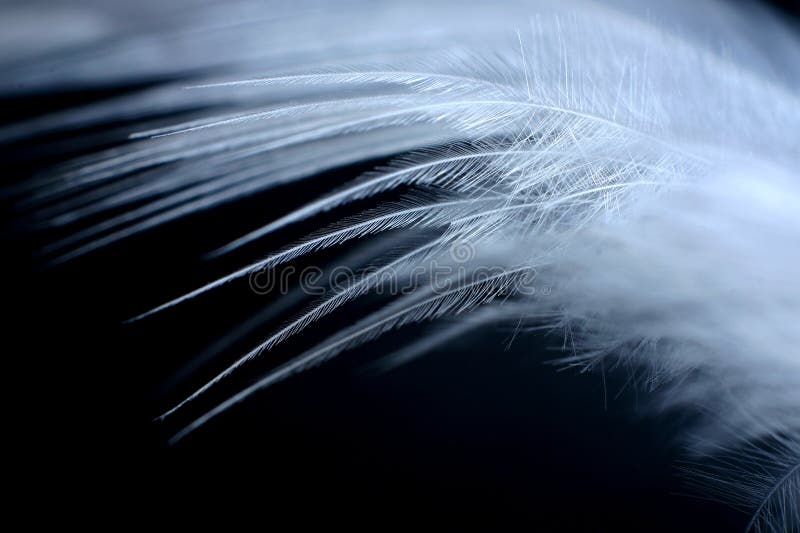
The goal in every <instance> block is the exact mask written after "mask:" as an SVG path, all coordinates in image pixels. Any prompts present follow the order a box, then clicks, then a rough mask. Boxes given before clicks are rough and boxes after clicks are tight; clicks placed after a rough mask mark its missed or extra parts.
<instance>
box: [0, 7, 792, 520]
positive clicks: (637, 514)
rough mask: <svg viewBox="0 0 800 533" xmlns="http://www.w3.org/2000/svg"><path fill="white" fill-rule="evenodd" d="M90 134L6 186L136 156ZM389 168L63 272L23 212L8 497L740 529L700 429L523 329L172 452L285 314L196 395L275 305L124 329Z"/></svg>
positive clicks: (245, 414)
mask: <svg viewBox="0 0 800 533" xmlns="http://www.w3.org/2000/svg"><path fill="white" fill-rule="evenodd" d="M777 4H780V7H781V8H783V9H785V10H786V12H787V14H788V13H791V15H787V16H796V15H797V13H798V6H797V4H796V3H794V2H778V3H777ZM156 81H159V80H153V82H156ZM138 88H140V87H114V88H110V89H109V90H107V91H92V92H80V93H61V94H37V95H29V96H26V97H21V98H16V99H13V100H4V101H0V109H2V112H3V114H4V117H3V120H4V121H5V122H13V121H14V120H16V119H21V118H25V117H30V116H34V115H38V114H43V113H45V112H47V111H49V110H56V109H60V108H65V107H68V106H71V105H75V104H77V103H81V102H89V101H94V100H98V99H102V98H107V97H110V96H113V95H117V94H121V93H122V92H125V91H131V90H137V89H138ZM116 126H120V127H121V128H120V131H124V130H125V126H126V125H125V124H118V125H116ZM82 133H84V134H86V135H84V138H90V139H92V140H91V141H90V142H88V143H87V144H86V145H81V144H79V143H74V142H72V138H73V137H72V136H73V135H74V132H71V133H70V134H69V135H51V136H45V137H40V138H36V139H27V140H25V141H24V142H20V143H16V144H14V145H9V144H2V145H0V161H1V162H2V163H3V169H4V178H3V179H4V180H6V183H13V182H14V181H18V180H22V179H25V178H26V177H27V176H29V175H31V174H32V173H35V172H37V171H40V170H43V169H46V168H48V167H50V166H52V165H53V164H57V163H58V162H59V161H62V160H67V159H69V158H71V157H73V156H74V155H77V154H79V153H80V152H82V151H89V150H93V149H96V148H97V147H99V146H113V145H114V144H116V143H119V142H121V141H122V140H123V136H122V135H121V134H120V135H114V134H111V135H109V134H107V133H105V131H98V132H91V131H89V132H82ZM372 163H375V162H366V163H365V164H364V165H363V166H360V167H358V168H355V167H353V168H344V169H338V170H337V171H336V172H332V173H328V174H326V175H324V176H320V177H318V178H317V179H315V180H313V181H311V182H309V183H307V184H304V185H303V186H302V187H297V188H292V187H284V188H282V189H280V190H276V191H270V192H267V193H264V194H261V195H257V196H254V197H251V198H248V199H246V200H245V201H242V202H238V203H237V204H236V205H232V206H223V207H221V208H219V209H216V210H214V211H213V212H208V213H202V214H200V215H197V216H194V217H192V218H191V219H190V220H182V221H179V222H176V223H172V224H169V225H168V226H167V227H164V228H160V229H158V230H155V231H151V232H148V233H147V234H145V235H141V236H139V237H136V238H133V239H131V240H129V241H126V242H124V243H122V244H120V245H116V246H112V247H110V248H108V249H105V250H103V251H102V252H100V253H96V254H93V255H90V256H87V257H84V258H81V259H79V260H77V261H75V262H73V263H70V264H67V265H64V266H61V267H57V268H53V269H45V270H41V269H39V268H38V266H37V260H36V258H35V257H34V253H33V251H34V250H35V249H36V247H37V244H38V243H39V239H44V238H47V237H48V236H47V235H44V236H43V235H37V236H34V237H24V238H23V237H21V236H20V234H19V233H18V232H16V231H15V228H14V214H13V213H12V211H11V206H10V205H9V203H8V202H7V201H4V205H3V209H4V215H3V217H4V222H5V224H4V226H5V227H6V230H4V234H3V235H4V241H5V256H4V270H5V275H4V276H3V278H2V279H3V280H4V287H3V294H4V303H5V305H4V308H5V310H6V317H5V319H4V324H5V328H3V329H4V331H5V338H6V343H5V349H4V350H3V352H4V356H5V357H4V361H5V364H6V372H5V373H4V382H5V385H6V386H5V391H6V395H7V399H6V402H5V413H6V415H5V417H4V424H3V425H4V432H3V433H4V437H5V441H6V444H7V445H8V446H9V448H10V449H11V452H9V453H7V454H5V458H6V465H5V467H4V469H5V470H6V472H7V473H8V474H10V473H11V472H12V471H15V472H17V473H18V474H21V475H19V476H16V477H14V478H13V479H14V481H11V479H12V478H11V477H10V475H9V476H6V482H7V484H8V487H9V488H11V489H12V490H13V491H14V492H15V493H16V494H18V495H19V496H21V497H22V498H23V499H34V500H35V501H39V502H42V504H41V505H42V506H43V508H44V509H46V510H49V511H50V512H52V513H56V514H58V515H59V516H61V513H66V516H70V515H73V514H74V515H75V516H81V517H86V516H87V514H88V516H97V517H100V516H102V513H100V511H99V510H100V509H102V510H105V511H109V510H110V511H114V513H113V516H115V517H116V519H117V520H120V521H123V522H126V521H129V520H139V519H145V520H148V521H150V522H152V523H158V522H161V521H163V520H165V519H169V518H172V519H174V520H176V523H178V524H182V523H195V522H196V521H198V520H199V521H201V522H202V521H205V520H206V519H207V518H211V517H217V518H218V517H222V518H223V519H224V520H226V521H235V520H238V519H239V518H242V517H245V518H255V519H257V520H258V522H257V523H256V524H257V527H264V528H267V529H269V528H270V527H275V525H277V524H279V523H281V522H283V521H285V520H290V521H297V522H299V523H309V522H312V521H313V522H314V523H318V522H319V521H322V522H323V523H328V524H334V523H335V522H340V520H346V522H347V523H360V524H362V525H371V526H373V527H375V528H382V527H383V526H384V525H386V524H398V523H400V524H405V525H409V526H412V527H415V528H423V527H425V526H428V525H430V524H431V523H435V524H437V525H465V524H468V525H475V524H494V525H495V526H499V524H505V525H510V524H515V525H517V526H520V527H521V528H524V529H534V530H549V529H553V530H563V529H570V528H574V529H579V530H586V531H622V530H631V531H643V530H644V531H660V530H663V531H675V530H683V531H729V530H730V531H734V530H741V529H742V527H743V526H744V524H745V523H746V522H747V517H746V516H745V515H742V514H739V513H737V512H735V511H732V510H730V509H728V508H727V507H724V506H722V505H720V504H716V503H713V502H704V501H701V500H698V499H696V498H691V497H688V496H686V495H682V494H681V491H682V488H681V487H682V484H681V481H680V479H679V478H678V476H677V470H676V464H675V463H676V461H677V460H679V459H680V458H681V457H683V455H682V449H681V444H680V442H679V440H678V437H679V436H680V435H681V431H680V430H681V429H682V428H685V427H686V426H687V425H688V424H690V423H691V420H690V418H688V417H687V415H685V414H680V413H667V414H660V415H657V414H655V413H653V412H652V410H651V409H650V408H649V405H648V401H647V395H646V394H645V393H642V392H641V391H639V390H638V389H637V387H635V386H632V385H631V384H630V383H629V378H630V376H629V375H628V373H627V372H626V371H625V370H619V371H616V372H610V373H608V375H607V376H606V380H605V383H604V380H603V378H602V377H601V376H600V375H599V374H579V373H577V372H575V371H563V372H557V371H556V369H554V368H553V367H551V366H548V365H545V364H543V363H544V362H545V361H547V360H548V359H550V358H552V356H553V351H552V347H554V346H559V345H560V344H561V339H559V338H541V337H532V336H531V337H524V338H522V339H518V340H517V341H516V342H514V343H513V344H512V345H511V348H510V349H506V347H505V345H506V342H507V341H508V339H509V336H510V334H511V332H509V331H504V330H499V331H498V330H497V329H487V330H484V331H479V332H475V333H473V334H470V335H467V336H464V337H461V338H459V339H457V340H456V341H453V342H451V343H449V344H447V345H445V346H443V347H442V348H441V349H439V350H437V351H436V352H434V353H432V354H429V355H427V356H426V357H424V358H421V359H418V360H416V361H414V362H412V363H410V364H408V365H406V366H403V367H401V368H399V369H397V370H394V371H393V372H389V373H376V372H374V371H372V370H371V368H372V367H370V366H369V364H368V362H369V361H371V360H373V359H374V358H375V357H376V356H380V355H384V354H385V352H387V351H390V350H391V349H394V348H395V347H396V346H399V345H400V344H402V343H403V342H404V341H407V340H408V339H412V338H416V336H418V335H421V334H422V333H424V332H425V331H427V330H426V329H425V328H426V327H420V328H410V329H408V330H405V331H401V332H399V333H395V334H391V335H389V336H387V337H384V338H381V339H379V340H378V341H376V342H373V343H370V344H368V345H366V346H364V347H363V348H361V349H358V350H355V351H354V352H348V353H346V354H343V355H342V356H340V357H338V358H337V359H335V360H334V361H332V362H330V363H327V364H325V365H323V366H321V367H318V368H315V369H313V370H310V371H308V372H305V373H303V374H302V375H300V376H297V377H294V378H292V379H290V380H288V381H286V382H284V383H281V384H280V385H278V386H276V387H274V388H272V389H270V390H269V391H266V392H262V393H260V394H257V395H255V396H254V397H252V398H251V399H250V400H248V401H247V402H245V403H244V404H242V405H239V406H237V407H235V408H233V409H231V410H230V411H229V412H227V413H226V414H224V415H223V416H220V417H219V418H218V419H216V420H214V421H212V422H211V423H209V424H208V425H207V426H206V427H203V428H202V429H200V430H199V431H197V432H196V433H195V434H192V435H190V436H189V437H188V438H187V439H185V440H184V441H182V442H180V443H179V444H178V445H176V446H174V447H170V446H168V445H167V444H166V439H167V438H168V437H169V436H170V435H171V434H172V433H174V432H175V430H176V429H179V428H180V427H181V423H186V422H188V421H190V420H191V417H190V416H189V415H185V416H184V417H183V418H179V419H176V420H174V421H172V422H169V423H164V424H161V423H156V422H153V421H152V419H153V417H154V416H155V415H157V414H159V413H160V412H162V411H163V410H164V408H166V407H168V406H170V405H171V404H172V403H173V402H174V401H175V400H176V399H179V398H180V397H182V396H183V395H185V393H187V392H190V390H193V389H192V387H196V386H197V385H198V384H199V383H202V382H203V380H204V379H203V378H207V377H210V376H212V375H213V374H214V373H215V371H218V370H219V369H220V368H224V366H225V363H226V362H230V361H232V360H234V359H235V357H236V355H237V354H240V353H242V350H243V348H244V347H246V346H248V345H251V344H252V341H255V340H257V339H259V338H262V337H263V334H264V333H265V332H267V331H269V330H270V328H271V327H274V326H275V325H277V324H279V323H280V322H281V321H282V320H283V319H284V318H285V316H283V315H279V316H275V317H273V318H272V320H271V321H267V322H265V323H264V324H262V325H261V326H260V327H258V328H255V329H254V330H253V331H252V332H250V334H248V335H246V336H245V337H244V338H243V339H242V340H241V341H240V342H239V343H237V344H234V345H232V346H230V347H229V349H228V350H226V351H225V352H224V353H223V354H222V355H221V356H220V358H218V359H216V360H214V361H211V362H208V363H206V364H204V365H199V366H198V368H197V372H196V373H195V374H194V375H192V376H190V377H189V378H187V379H185V380H183V381H181V380H176V378H175V375H176V372H178V371H179V370H180V369H181V368H183V367H184V366H185V364H186V363H187V362H188V361H191V360H193V358H194V357H196V355H197V354H198V353H201V352H203V350H204V349H205V348H206V347H207V346H208V345H209V344H212V343H213V342H214V341H215V340H216V339H217V338H218V337H219V335H220V334H221V333H223V332H225V331H227V330H228V329H230V328H231V327H235V326H236V325H238V324H241V323H242V322H243V321H245V320H246V318H247V317H249V316H251V315H252V313H253V312H256V311H258V310H259V309H262V308H264V307H265V305H266V304H267V303H268V302H269V300H267V299H266V297H261V296H256V295H254V294H252V293H251V292H250V291H249V290H248V289H247V286H246V283H239V284H235V283H234V284H231V285H230V286H228V287H226V288H225V289H224V290H220V291H216V292H214V293H213V294H211V295H209V296H207V297H204V298H201V299H198V300H197V301H193V302H190V303H188V304H186V305H185V306H182V307H181V308H179V309H176V310H172V311H168V312H165V313H163V314H161V315H158V316H156V317H153V318H151V319H149V320H146V321H143V322H140V323H136V324H133V325H123V324H122V323H121V322H122V320H124V319H126V318H129V317H130V316H132V315H135V314H136V313H138V312H141V311H144V310H146V309H148V308H149V307H152V306H153V305H156V304H158V303H161V302H162V301H164V300H165V298H169V297H172V296H176V295H178V294H180V293H182V292H184V291H185V290H188V289H191V288H194V287H196V286H198V285H199V284H201V283H202V282H204V281H207V280H209V279H212V278H213V277H215V275H218V274H222V273H225V272H227V271H229V270H230V269H231V268H232V267H233V266H237V265H240V264H242V262H243V261H245V260H247V259H248V258H252V257H253V254H255V255H258V252H257V250H258V249H262V250H263V249H269V248H270V245H271V243H270V242H259V243H258V244H257V245H256V247H249V248H248V249H247V250H245V251H243V252H242V253H241V254H238V255H234V256H232V257H230V258H227V259H223V260H217V261H212V262H207V261H203V260H202V259H200V256H201V255H202V253H204V252H207V251H209V250H210V249H213V248H215V246H216V245H217V244H222V243H224V242H226V241H227V240H228V239H229V238H230V237H232V236H236V235H238V234H240V233H242V231H243V230H246V229H248V228H252V227H253V226H254V225H256V224H257V223H259V222H262V221H263V220H264V206H265V205H270V206H273V205H280V206H282V208H283V209H287V210H288V209H290V208H291V207H292V205H297V204H299V203H300V202H301V201H302V200H303V199H305V198H308V195H309V194H313V193H314V192H321V191H324V190H326V189H327V188H329V187H330V186H331V183H334V184H335V183H337V182H341V181H342V180H343V179H347V178H350V177H353V176H356V175H358V173H359V172H360V171H362V170H363V169H364V168H369V167H370V166H371V164H372ZM307 229H308V228H305V227H297V228H293V229H292V230H291V231H290V232H284V233H283V234H281V235H279V236H278V238H280V239H281V240H287V239H288V240H291V239H293V238H294V237H296V236H299V235H302V234H303V232H304V231H305V230H307ZM259 247H260V248H259ZM322 259H323V260H324V259H325V257H322ZM346 311H347V310H345V313H344V315H345V316H343V317H340V318H331V319H329V320H326V321H324V322H323V323H322V324H321V326H320V331H318V332H316V333H303V335H301V336H300V337H301V338H300V339H298V340H296V341H294V342H295V344H291V343H290V344H289V346H287V348H286V349H285V350H284V351H279V352H278V353H276V354H270V355H269V357H274V359H273V360H270V361H260V362H259V363H256V364H255V365H253V366H252V367H250V369H249V370H248V371H247V372H245V373H244V374H245V375H244V376H240V377H237V378H235V379H232V380H230V382H229V383H227V384H226V385H225V386H224V387H221V390H220V391H219V392H217V393H216V395H211V397H210V398H209V399H208V400H206V402H207V403H206V404H205V405H211V402H213V400H220V399H222V398H224V397H225V393H226V392H231V391H234V390H236V388H237V386H241V385H243V384H246V383H247V382H248V380H250V379H252V378H255V377H257V376H258V375H259V373H260V372H259V371H260V370H261V371H263V370H265V369H266V368H269V367H271V366H274V364H275V362H276V361H279V360H284V359H286V358H287V357H288V356H289V354H290V353H292V352H294V353H296V350H297V349H300V348H302V347H304V346H310V345H312V344H313V343H314V341H315V340H318V339H319V338H320V336H321V335H323V334H324V333H326V332H331V331H335V330H336V329H337V328H338V327H339V326H341V325H342V324H343V323H346V321H347V318H348V315H347V312H346ZM287 312H288V311H287ZM427 327H428V328H429V327H430V326H427ZM434 327H435V326H434ZM169 384H172V385H173V387H172V388H169V387H167V386H166V385H169ZM203 405H204V404H202V403H201V404H200V405H199V406H197V407H195V408H194V409H193V410H192V411H191V413H190V414H193V415H197V414H199V413H200V412H201V411H202V409H201V408H202V407H203ZM42 514H47V513H45V512H43V513H42ZM168 517H169V518H168ZM40 518H42V517H40V516H36V515H31V516H29V520H32V521H36V520H39V519H40Z"/></svg>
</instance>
